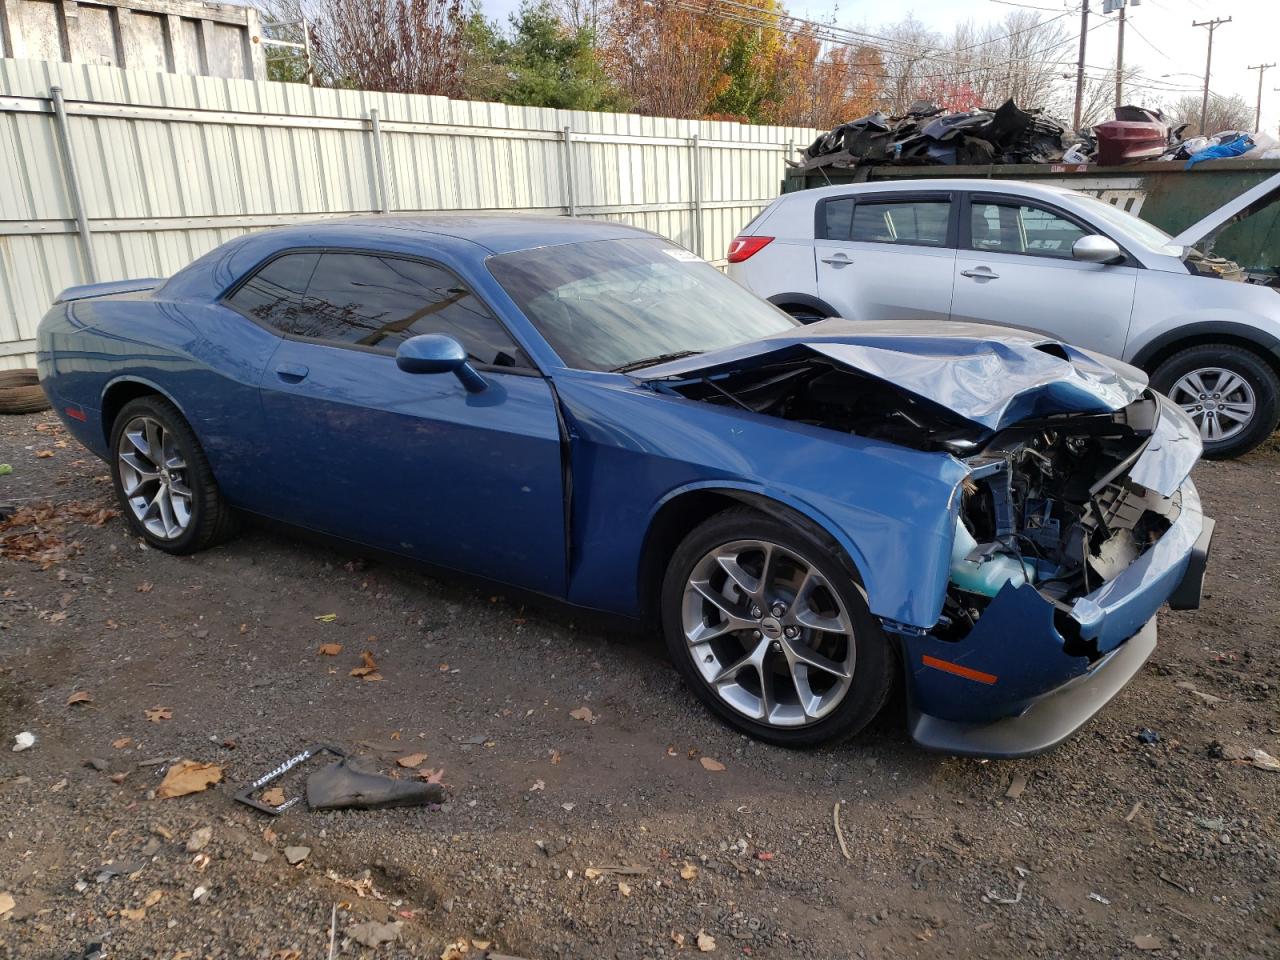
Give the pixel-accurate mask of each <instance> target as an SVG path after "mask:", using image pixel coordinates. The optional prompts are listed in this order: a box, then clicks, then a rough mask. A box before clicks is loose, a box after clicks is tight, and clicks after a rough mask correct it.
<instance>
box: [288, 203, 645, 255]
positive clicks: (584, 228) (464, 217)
mask: <svg viewBox="0 0 1280 960" xmlns="http://www.w3.org/2000/svg"><path fill="white" fill-rule="evenodd" d="M321 227H323V228H327V229H326V230H325V232H331V231H334V230H340V231H343V232H345V233H348V234H349V235H350V236H351V237H352V238H353V239H355V238H359V240H360V241H361V242H363V243H373V244H375V245H376V244H377V243H378V241H379V240H385V241H388V242H389V243H390V244H392V245H394V246H397V247H398V246H400V245H401V244H402V243H404V242H405V241H406V240H409V241H411V240H412V238H413V237H414V236H434V237H452V238H454V239H457V240H467V241H470V242H471V243H474V244H477V245H479V246H481V247H484V248H485V249H486V250H487V251H489V252H490V253H494V254H500V253H511V252H513V251H516V250H528V249H530V248H533V247H545V246H553V245H556V244H562V243H581V242H583V241H587V240H614V239H619V238H623V237H649V236H653V234H651V233H649V232H648V231H646V230H641V229H639V228H637V227H630V226H627V225H625V224H621V223H612V222H609V221H603V220H580V219H578V218H576V217H565V216H559V215H556V214H509V213H418V214H381V215H372V216H370V215H362V216H355V217H341V218H334V219H325V220H320V221H310V222H308V223H301V224H294V225H292V226H288V227H279V228H276V229H274V230H271V231H270V234H271V235H272V236H273V237H274V239H275V241H276V243H277V244H278V245H279V246H280V247H281V248H284V247H287V246H290V245H292V244H293V243H294V242H296V241H298V240H303V238H305V240H304V242H311V240H312V238H314V236H315V234H316V231H317V228H321Z"/></svg>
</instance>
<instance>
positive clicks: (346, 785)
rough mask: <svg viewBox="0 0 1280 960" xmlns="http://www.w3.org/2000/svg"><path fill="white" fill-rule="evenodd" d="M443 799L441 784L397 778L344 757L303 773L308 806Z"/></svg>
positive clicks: (367, 806) (374, 806)
mask: <svg viewBox="0 0 1280 960" xmlns="http://www.w3.org/2000/svg"><path fill="white" fill-rule="evenodd" d="M443 802H444V787H443V786H442V785H441V784H438V783H427V782H425V781H421V780H397V779H395V778H394V777H388V776H384V775H383V774H381V773H376V772H374V771H371V770H367V769H365V768H364V767H363V766H362V764H361V763H360V761H359V760H358V759H356V758H353V757H346V758H344V759H342V760H339V761H338V762H337V763H331V764H329V766H327V767H323V768H322V769H320V770H317V771H316V772H315V773H313V774H311V776H309V777H307V806H308V807H310V808H311V809H312V810H348V809H354V810H382V809H385V808H387V807H418V806H425V805H427V804H429V803H443Z"/></svg>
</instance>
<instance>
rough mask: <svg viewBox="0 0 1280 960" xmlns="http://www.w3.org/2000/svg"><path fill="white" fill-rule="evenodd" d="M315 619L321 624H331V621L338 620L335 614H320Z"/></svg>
mask: <svg viewBox="0 0 1280 960" xmlns="http://www.w3.org/2000/svg"><path fill="white" fill-rule="evenodd" d="M315 619H316V620H319V621H320V622H321V623H333V621H335V620H337V619H338V615H337V614H336V613H322V614H320V616H318V617H316V618H315Z"/></svg>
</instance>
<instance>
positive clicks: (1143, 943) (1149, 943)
mask: <svg viewBox="0 0 1280 960" xmlns="http://www.w3.org/2000/svg"><path fill="white" fill-rule="evenodd" d="M1133 945H1134V946H1135V947H1137V948H1138V949H1139V950H1159V949H1161V948H1162V947H1163V946H1164V941H1163V940H1161V939H1160V938H1159V937H1153V936H1152V935H1151V934H1149V933H1143V934H1139V935H1138V936H1136V937H1134V938H1133Z"/></svg>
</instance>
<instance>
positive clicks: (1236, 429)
mask: <svg viewBox="0 0 1280 960" xmlns="http://www.w3.org/2000/svg"><path fill="white" fill-rule="evenodd" d="M1151 385H1152V386H1153V387H1155V388H1156V389H1157V390H1159V391H1160V392H1161V393H1163V394H1164V395H1165V396H1167V397H1168V398H1169V399H1170V400H1172V401H1173V402H1174V403H1176V404H1177V405H1178V406H1180V407H1181V408H1182V409H1183V410H1184V411H1185V412H1186V414H1187V415H1188V416H1189V417H1191V419H1192V420H1193V421H1194V422H1195V425H1196V427H1197V428H1198V429H1199V430H1200V439H1201V441H1202V442H1203V443H1204V455H1205V457H1206V458H1207V459H1210V460H1220V459H1227V458H1231V457H1239V456H1242V455H1244V454H1246V453H1248V452H1249V451H1250V450H1252V449H1253V448H1254V447H1256V446H1258V445H1259V444H1260V443H1262V442H1263V441H1264V440H1266V439H1267V438H1268V437H1269V436H1271V434H1272V432H1274V431H1275V429H1276V423H1277V421H1278V420H1280V381H1278V380H1277V378H1276V373H1275V371H1274V370H1273V369H1272V368H1271V365H1270V364H1268V363H1267V362H1266V361H1265V360H1263V359H1262V358H1261V357H1259V356H1258V355H1257V354H1256V353H1254V352H1252V351H1251V350H1247V349H1245V348H1243V347H1237V346H1234V345H1230V344H1204V345H1201V346H1196V347H1189V348H1188V349H1186V350H1181V351H1179V352H1178V353H1175V354H1174V355H1173V356H1172V357H1170V358H1169V359H1168V360H1166V361H1165V362H1164V363H1162V364H1160V366H1159V367H1157V368H1156V371H1155V373H1153V374H1152V375H1151Z"/></svg>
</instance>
